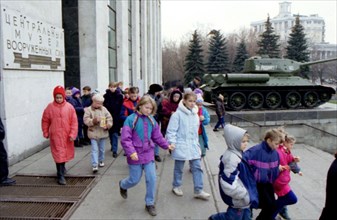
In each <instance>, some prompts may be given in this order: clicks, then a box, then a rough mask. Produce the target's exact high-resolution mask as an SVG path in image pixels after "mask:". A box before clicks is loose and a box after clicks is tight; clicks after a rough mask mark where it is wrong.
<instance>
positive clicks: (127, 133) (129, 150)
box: [121, 112, 169, 165]
mask: <svg viewBox="0 0 337 220" xmlns="http://www.w3.org/2000/svg"><path fill="white" fill-rule="evenodd" d="M154 143H156V144H157V145H159V146H160V147H161V148H163V149H168V146H169V144H168V142H167V141H166V140H165V138H164V137H163V135H162V134H161V132H160V128H159V125H158V123H157V122H156V120H155V119H154V117H153V116H145V115H142V114H140V113H139V112H135V113H133V114H131V115H129V116H128V117H127V118H126V120H125V122H124V125H123V128H122V134H121V144H122V147H123V149H124V151H125V153H126V155H127V162H128V164H130V165H132V164H147V163H149V162H151V161H153V160H154V146H155V145H154ZM134 152H137V154H138V160H137V161H134V160H131V157H130V155H131V154H133V153H134Z"/></svg>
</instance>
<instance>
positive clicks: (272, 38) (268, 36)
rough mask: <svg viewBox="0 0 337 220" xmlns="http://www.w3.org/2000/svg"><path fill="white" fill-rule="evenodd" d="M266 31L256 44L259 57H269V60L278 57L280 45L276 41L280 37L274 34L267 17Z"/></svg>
mask: <svg viewBox="0 0 337 220" xmlns="http://www.w3.org/2000/svg"><path fill="white" fill-rule="evenodd" d="M265 28H266V30H265V31H264V32H263V33H262V34H261V35H260V38H261V39H260V41H258V42H257V45H258V47H259V50H258V51H257V54H259V55H269V57H271V58H278V57H280V49H279V47H280V44H278V40H279V38H280V36H278V35H276V34H274V28H273V27H272V26H271V22H270V19H269V15H268V18H267V21H266V23H265Z"/></svg>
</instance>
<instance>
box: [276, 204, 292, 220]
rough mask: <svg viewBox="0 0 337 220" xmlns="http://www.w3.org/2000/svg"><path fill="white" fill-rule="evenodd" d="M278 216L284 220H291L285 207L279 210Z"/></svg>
mask: <svg viewBox="0 0 337 220" xmlns="http://www.w3.org/2000/svg"><path fill="white" fill-rule="evenodd" d="M279 215H280V216H281V217H282V218H283V219H285V220H291V218H290V217H289V215H288V209H287V207H286V206H285V207H283V208H282V209H281V211H280V212H279Z"/></svg>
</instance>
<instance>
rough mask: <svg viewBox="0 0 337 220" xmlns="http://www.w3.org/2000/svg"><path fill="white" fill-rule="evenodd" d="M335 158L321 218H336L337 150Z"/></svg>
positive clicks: (327, 183)
mask: <svg viewBox="0 0 337 220" xmlns="http://www.w3.org/2000/svg"><path fill="white" fill-rule="evenodd" d="M335 158H336V159H335V160H334V161H333V162H332V163H331V166H330V168H329V171H328V175H327V179H326V198H325V207H324V208H323V211H322V214H321V217H320V218H319V220H329V219H335V218H336V210H335V208H336V200H337V152H336V153H335Z"/></svg>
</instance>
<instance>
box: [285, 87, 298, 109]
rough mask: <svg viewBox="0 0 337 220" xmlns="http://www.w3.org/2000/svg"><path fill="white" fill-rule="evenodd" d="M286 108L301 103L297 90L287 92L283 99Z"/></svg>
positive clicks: (295, 106) (294, 106)
mask: <svg viewBox="0 0 337 220" xmlns="http://www.w3.org/2000/svg"><path fill="white" fill-rule="evenodd" d="M285 104H286V106H287V107H288V108H297V107H298V106H299V105H300V104H301V95H300V94H299V93H298V92H295V91H292V92H288V94H287V95H286V99H285Z"/></svg>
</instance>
